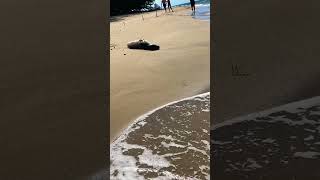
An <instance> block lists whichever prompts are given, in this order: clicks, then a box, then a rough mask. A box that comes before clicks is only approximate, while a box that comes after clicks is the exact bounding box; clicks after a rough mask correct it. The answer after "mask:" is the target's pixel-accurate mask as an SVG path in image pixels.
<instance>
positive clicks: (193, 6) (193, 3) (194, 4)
mask: <svg viewBox="0 0 320 180" xmlns="http://www.w3.org/2000/svg"><path fill="white" fill-rule="evenodd" d="M190 4H191V10H192V11H193V12H195V11H196V2H194V0H190Z"/></svg>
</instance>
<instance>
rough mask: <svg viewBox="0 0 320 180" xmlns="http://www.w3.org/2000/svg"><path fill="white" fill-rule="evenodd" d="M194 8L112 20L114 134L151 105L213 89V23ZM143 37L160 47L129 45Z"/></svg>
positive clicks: (112, 113)
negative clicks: (194, 12) (199, 17)
mask: <svg viewBox="0 0 320 180" xmlns="http://www.w3.org/2000/svg"><path fill="white" fill-rule="evenodd" d="M190 12H191V11H190V9H187V8H179V9H176V11H175V12H174V13H170V14H166V15H164V14H163V11H158V15H159V16H158V17H156V12H151V13H144V14H143V15H142V14H138V15H131V16H122V17H116V18H115V19H114V21H113V22H111V25H110V36H111V50H110V52H111V55H110V58H111V60H110V69H111V70H110V75H111V77H110V78H111V80H110V106H111V107H110V114H111V123H110V126H111V128H110V130H111V131H110V135H111V136H110V138H111V140H112V139H114V138H115V137H116V136H117V134H118V133H119V132H120V131H121V130H122V129H123V128H126V127H127V126H128V124H129V122H131V121H132V120H134V119H135V118H136V117H138V116H139V115H142V114H144V113H146V112H148V111H149V110H152V109H154V108H156V107H158V106H161V105H163V104H166V103H168V102H171V101H174V100H178V99H181V98H183V97H187V96H191V95H194V94H199V93H201V92H203V91H209V83H210V77H209V76H210V67H209V66H210V39H209V38H210V23H209V22H208V21H201V20H196V19H193V18H192V17H191V16H190V15H189V14H190ZM139 38H143V39H146V40H148V41H150V42H152V43H156V44H158V45H160V50H159V51H144V50H130V49H127V47H126V44H127V42H129V41H132V40H136V39H139Z"/></svg>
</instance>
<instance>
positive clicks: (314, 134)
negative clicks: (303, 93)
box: [211, 97, 320, 180]
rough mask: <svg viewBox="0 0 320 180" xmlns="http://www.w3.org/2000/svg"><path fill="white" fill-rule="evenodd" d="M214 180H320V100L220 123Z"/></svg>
mask: <svg viewBox="0 0 320 180" xmlns="http://www.w3.org/2000/svg"><path fill="white" fill-rule="evenodd" d="M211 137H212V139H211V145H212V147H213V151H212V152H213V154H212V157H213V159H214V161H213V163H214V165H213V166H214V167H215V168H214V171H213V172H212V174H211V176H213V178H214V179H237V180H242V179H243V180H244V179H246V180H257V179H263V180H264V179H288V180H289V179H290V180H291V179H296V180H297V179H320V172H319V170H318V167H319V166H320V161H319V160H320V97H316V98H312V99H309V100H305V101H300V102H296V103H292V104H288V105H285V106H280V107H277V108H273V109H270V110H267V111H263V112H258V113H254V114H250V115H247V116H244V117H240V118H236V119H233V120H230V121H225V122H223V123H220V124H217V125H215V126H214V127H213V129H212V130H211Z"/></svg>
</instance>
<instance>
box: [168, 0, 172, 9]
mask: <svg viewBox="0 0 320 180" xmlns="http://www.w3.org/2000/svg"><path fill="white" fill-rule="evenodd" d="M167 3H168V10H169V12H170V9H171V11H172V12H173V9H172V7H171V2H170V0H167Z"/></svg>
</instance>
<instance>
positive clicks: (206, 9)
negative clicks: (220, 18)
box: [176, 0, 211, 21]
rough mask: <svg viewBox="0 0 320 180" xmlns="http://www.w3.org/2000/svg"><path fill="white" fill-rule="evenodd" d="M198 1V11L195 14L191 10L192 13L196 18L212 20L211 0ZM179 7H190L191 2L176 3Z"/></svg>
mask: <svg viewBox="0 0 320 180" xmlns="http://www.w3.org/2000/svg"><path fill="white" fill-rule="evenodd" d="M195 2H196V12H195V13H194V14H193V13H192V12H191V10H190V13H189V14H190V15H191V16H192V17H193V18H195V19H200V20H207V21H209V20H210V4H211V3H210V0H198V1H195ZM176 6H177V7H179V6H188V7H190V2H187V3H182V4H179V5H176Z"/></svg>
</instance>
